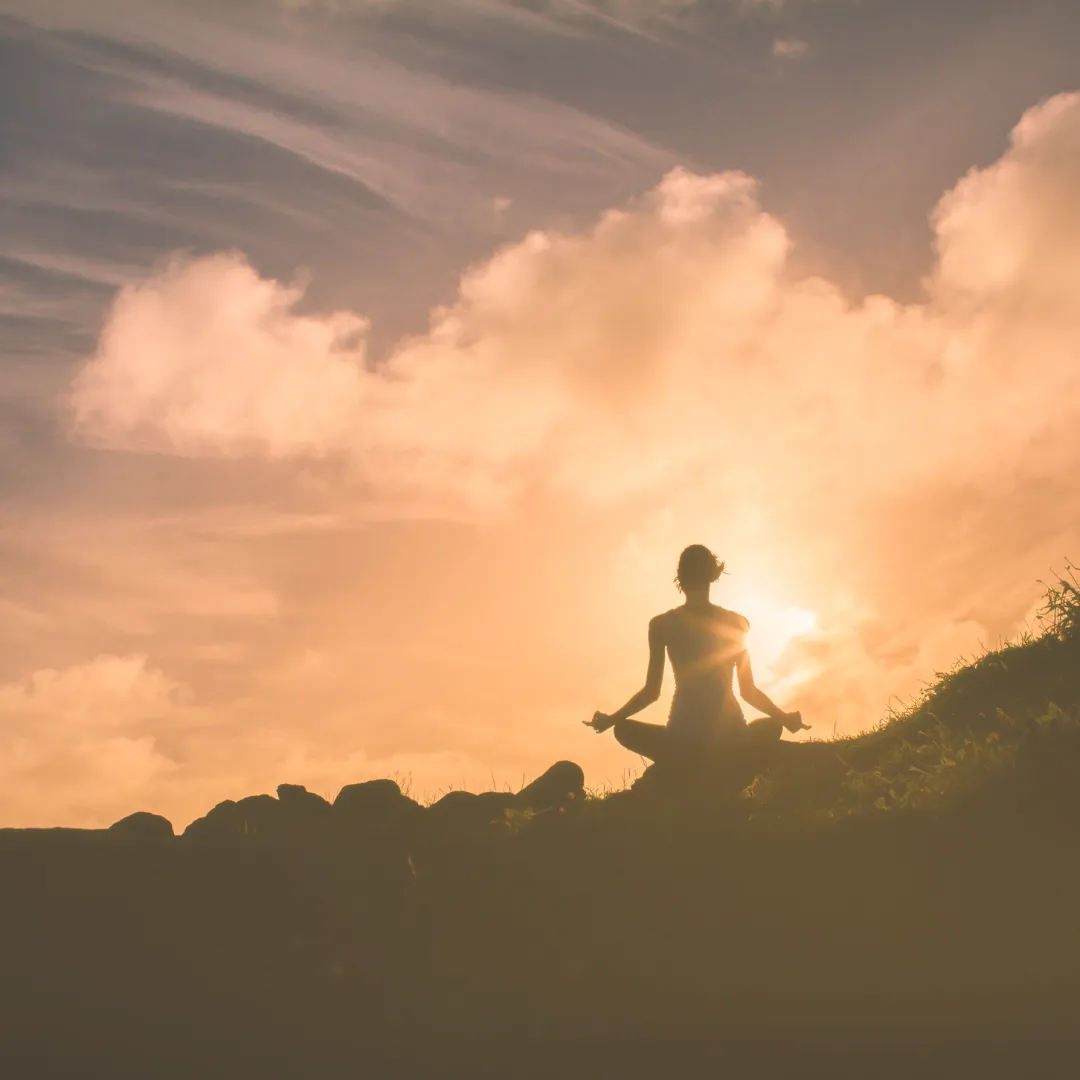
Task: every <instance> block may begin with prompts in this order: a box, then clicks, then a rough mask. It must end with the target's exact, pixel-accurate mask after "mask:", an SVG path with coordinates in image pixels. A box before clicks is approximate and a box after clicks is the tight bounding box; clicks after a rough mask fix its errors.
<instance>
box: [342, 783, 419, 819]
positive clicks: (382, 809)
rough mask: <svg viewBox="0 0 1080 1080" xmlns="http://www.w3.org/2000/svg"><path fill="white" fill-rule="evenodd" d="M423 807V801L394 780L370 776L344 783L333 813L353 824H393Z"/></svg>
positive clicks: (409, 816) (407, 817) (411, 815)
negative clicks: (418, 800) (402, 788)
mask: <svg viewBox="0 0 1080 1080" xmlns="http://www.w3.org/2000/svg"><path fill="white" fill-rule="evenodd" d="M419 810H420V804H419V803H416V802H414V801H413V800H412V799H410V798H409V797H408V796H407V795H404V794H402V791H401V788H399V787H398V786H397V784H396V783H395V782H394V781H393V780H368V781H367V782H366V783H363V784H349V785H347V786H346V787H343V788H342V789H341V790H340V791H339V792H338V794H337V798H336V799H335V800H334V806H333V811H334V817H335V818H336V819H337V820H338V821H339V822H341V823H347V824H351V825H393V824H399V823H401V822H403V821H407V820H408V819H409V818H411V817H413V816H414V815H415V814H416V813H417V812H418V811H419Z"/></svg>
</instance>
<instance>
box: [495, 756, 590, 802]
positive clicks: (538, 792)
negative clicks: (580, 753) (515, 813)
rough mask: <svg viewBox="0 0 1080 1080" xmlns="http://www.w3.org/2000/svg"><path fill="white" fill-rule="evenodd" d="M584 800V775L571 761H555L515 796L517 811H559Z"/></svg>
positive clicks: (578, 766) (579, 767)
mask: <svg viewBox="0 0 1080 1080" xmlns="http://www.w3.org/2000/svg"><path fill="white" fill-rule="evenodd" d="M584 798H585V773H584V771H583V770H582V768H581V766H580V765H577V764H575V763H574V762H573V761H557V762H555V764H554V765H552V766H551V768H550V769H548V770H547V772H545V773H544V774H543V775H542V776H538V777H537V778H536V779H535V780H534V781H533V782H532V783H531V784H527V785H526V786H525V787H523V788H522V789H521V790H520V791H519V792H518V793H517V795H515V796H514V801H513V805H514V806H515V807H516V808H518V809H520V810H533V811H535V812H536V813H542V812H543V811H545V810H561V809H564V808H566V807H568V806H571V805H573V804H574V803H575V802H577V803H580V802H581V801H582V800H583V799H584Z"/></svg>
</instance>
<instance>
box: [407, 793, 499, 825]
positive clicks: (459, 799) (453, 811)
mask: <svg viewBox="0 0 1080 1080" xmlns="http://www.w3.org/2000/svg"><path fill="white" fill-rule="evenodd" d="M513 806H514V796H513V795H511V794H510V793H509V792H502V791H484V792H481V793H480V794H476V793H475V792H472V791H451V792H450V793H449V794H447V795H444V796H443V797H442V798H441V799H439V801H438V802H435V803H432V804H431V806H429V807H428V808H427V811H426V817H427V818H428V820H430V821H432V822H434V823H436V824H439V825H450V826H463V827H465V828H483V827H485V826H487V825H492V824H495V823H497V822H500V821H501V820H502V818H503V816H504V814H505V813H506V811H507V810H509V809H510V808H511V807H513Z"/></svg>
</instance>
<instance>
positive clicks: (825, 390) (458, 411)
mask: <svg viewBox="0 0 1080 1080" xmlns="http://www.w3.org/2000/svg"><path fill="white" fill-rule="evenodd" d="M1078 182H1080V100H1078V99H1077V98H1076V97H1075V96H1062V97H1059V98H1056V99H1054V100H1052V101H1050V102H1048V103H1046V104H1045V105H1042V106H1040V107H1039V108H1037V109H1034V110H1032V111H1031V112H1030V113H1029V114H1028V115H1027V116H1025V118H1024V119H1023V121H1022V122H1021V123H1020V124H1019V126H1018V127H1017V129H1016V131H1015V132H1014V136H1013V144H1012V147H1011V148H1010V150H1009V151H1008V153H1007V154H1006V155H1005V156H1004V157H1003V158H1002V159H1001V161H999V162H998V163H997V164H995V165H994V166H992V167H990V168H988V169H985V170H981V171H974V172H972V173H971V174H970V175H968V176H967V177H965V178H964V179H963V180H962V181H961V182H960V183H959V184H958V185H957V187H956V188H955V189H954V190H953V191H952V192H950V193H949V194H947V195H946V196H945V198H944V199H943V200H942V201H941V203H940V205H939V207H938V208H937V210H936V212H935V215H934V224H935V229H936V236H937V248H938V258H937V262H936V265H935V268H934V271H933V274H932V276H931V278H930V280H929V282H928V296H927V300H926V301H925V302H923V303H918V304H909V305H902V304H898V303H895V302H893V301H892V300H890V299H889V298H887V297H882V296H871V297H869V298H866V299H865V300H863V301H861V302H859V303H854V304H853V303H850V302H849V301H848V300H847V299H846V298H845V297H844V295H843V294H842V292H841V291H840V289H839V288H837V287H836V286H834V285H832V284H831V283H830V282H828V281H825V280H822V279H820V278H809V279H802V280H793V279H792V278H791V276H790V275H789V273H788V270H787V258H788V253H789V250H790V247H791V240H790V238H789V236H788V235H787V233H786V232H785V230H784V228H783V226H782V224H781V223H780V222H779V221H777V220H776V219H774V218H773V217H771V216H770V215H769V214H768V213H767V212H765V211H764V210H763V209H762V208H761V206H760V205H759V202H758V198H757V192H756V188H755V185H754V182H753V181H752V180H751V179H750V178H749V177H746V176H744V175H741V174H737V173H726V174H721V175H715V176H696V175H693V174H691V173H688V172H686V171H683V170H676V171H674V172H672V173H670V174H668V176H667V177H665V179H664V180H663V182H662V183H661V184H660V185H659V186H658V187H657V188H656V190H654V191H653V192H651V193H650V194H649V195H647V196H646V197H645V198H643V199H642V200H641V202H640V203H639V204H638V205H636V206H632V207H629V208H626V209H622V210H618V211H612V212H610V213H608V214H607V215H605V216H604V217H603V219H602V220H601V221H600V222H598V223H597V225H596V226H595V227H594V228H593V229H592V230H591V231H590V232H588V233H585V234H581V235H562V234H553V233H535V234H532V235H530V236H528V237H526V238H525V239H524V240H522V241H521V242H520V243H517V244H515V245H513V246H510V247H507V248H506V249H504V250H502V251H500V252H499V253H497V254H496V255H495V256H494V257H493V258H491V259H490V260H489V261H488V262H486V263H484V264H483V265H480V266H477V267H475V268H473V269H472V270H471V271H469V272H468V273H467V274H466V275H465V276H464V278H463V279H462V282H461V286H460V292H459V295H458V298H457V300H456V302H455V303H454V304H453V305H451V306H450V307H448V308H446V309H442V310H438V311H436V312H434V313H433V316H432V323H431V328H430V331H429V332H428V333H427V334H425V335H423V336H420V337H417V338H413V339H410V340H406V341H403V342H401V343H400V344H399V346H398V347H397V348H396V350H395V351H394V352H393V355H392V356H391V357H390V358H389V360H388V361H387V362H386V363H385V364H382V365H380V366H379V367H377V368H375V367H372V366H371V365H369V364H368V363H367V362H366V360H365V356H364V349H363V337H364V332H365V329H366V321H365V320H364V319H363V317H362V316H360V315H357V314H355V313H349V312H344V313H336V314H331V315H315V314H309V313H303V312H302V311H301V308H300V305H301V302H302V290H301V289H300V288H299V287H297V286H295V285H283V284H280V283H278V282H274V281H269V280H266V279H263V278H260V277H259V276H258V274H257V273H256V272H255V271H254V270H253V269H252V268H251V267H250V266H249V265H248V264H247V263H246V262H245V261H244V259H243V257H242V256H240V255H238V254H226V255H219V256H214V257H211V258H208V259H203V260H196V261H184V260H177V261H174V262H172V263H171V264H170V265H169V266H167V267H166V268H165V269H164V270H163V271H162V273H161V274H160V275H158V276H157V277H155V278H154V279H152V280H150V281H148V282H146V283H144V284H142V285H139V286H135V287H132V288H128V289H125V290H124V291H123V292H121V294H120V295H119V297H118V299H117V301H116V303H115V305H114V308H113V310H112V313H111V316H110V319H109V322H108V325H107V327H106V329H105V331H104V333H103V335H102V338H101V344H100V348H99V351H98V353H97V355H96V356H95V357H94V358H92V359H91V360H90V361H89V363H88V364H87V365H86V366H85V368H84V369H83V370H82V371H81V373H80V374H79V376H78V378H77V380H76V383H75V385H74V388H73V393H72V404H73V408H74V416H75V422H76V426H77V429H78V431H79V432H80V433H81V434H82V435H83V436H84V437H87V438H90V439H93V440H95V441H97V442H98V443H100V444H103V445H107V446H113V447H123V448H127V449H146V450H156V451H161V450H166V451H171V452H175V453H179V454H188V455H215V454H221V455H231V456H235V455H245V454H265V455H268V456H271V457H287V456H311V455H316V456H326V455H340V456H343V457H346V458H347V459H348V460H349V461H350V462H351V463H352V464H353V465H354V467H355V468H356V470H357V472H358V474H360V475H363V476H364V477H365V479H367V480H369V481H373V482H383V483H390V484H393V485H395V486H414V487H416V488H417V489H423V488H425V487H432V486H437V487H445V486H447V485H451V486H452V485H454V484H455V483H460V484H461V486H462V489H463V491H464V492H465V493H466V494H469V493H473V492H474V491H475V490H483V491H492V490H496V489H510V488H512V487H514V486H516V485H518V484H520V483H521V482H522V480H523V478H524V477H526V476H528V477H531V478H534V479H535V478H540V479H542V480H544V481H545V482H548V483H551V484H554V485H557V486H559V487H562V488H566V489H571V490H573V491H574V492H575V493H576V494H579V495H584V496H586V497H587V498H596V499H602V500H605V501H606V500H610V499H613V498H619V497H623V496H627V495H631V494H637V493H640V492H642V491H645V490H656V489H663V488H670V487H672V486H673V485H677V484H679V483H680V482H682V478H684V477H686V476H688V475H690V474H692V473H693V472H694V470H700V469H708V471H709V473H710V477H711V480H710V482H714V483H719V484H720V485H721V486H723V485H724V484H731V485H736V486H737V485H738V484H740V483H744V484H745V482H746V481H747V480H748V479H752V481H753V483H754V485H755V486H758V487H760V485H761V484H763V483H764V484H767V485H768V486H769V488H770V489H777V488H779V487H783V486H788V487H790V485H786V482H785V484H780V483H779V481H777V476H778V475H779V474H786V473H787V472H788V471H789V470H791V469H793V468H796V467H797V471H798V473H799V475H800V477H801V482H802V483H803V484H809V485H821V484H835V483H838V482H841V481H842V482H843V483H844V484H845V485H847V486H851V485H857V486H868V487H871V488H873V489H875V490H880V488H881V487H882V486H883V485H885V486H888V487H889V488H891V489H893V490H900V489H902V488H905V487H909V486H911V485H920V484H923V483H925V482H926V480H927V478H928V477H938V476H940V475H941V474H942V473H943V472H944V471H945V470H947V471H948V475H949V478H950V480H951V481H953V482H955V481H957V480H958V479H961V478H965V477H968V476H972V477H979V476H983V475H985V474H986V473H988V472H993V471H995V470H998V469H1001V468H1002V467H1005V466H1007V467H1008V468H1009V470H1010V471H1011V472H1014V471H1015V470H1016V469H1018V468H1028V467H1030V468H1036V469H1037V468H1040V467H1046V466H1047V464H1048V463H1049V462H1050V461H1051V460H1059V459H1058V458H1056V455H1058V454H1059V453H1060V452H1061V451H1062V450H1063V447H1062V446H1061V445H1059V442H1060V440H1062V439H1064V440H1065V441H1066V442H1069V433H1070V431H1071V428H1072V421H1073V420H1074V419H1075V416H1074V415H1073V411H1074V410H1075V409H1076V408H1077V404H1076V403H1077V399H1078V395H1077V389H1078V382H1080V378H1078V375H1077V364H1076V362H1075V358H1074V355H1075V354H1074V351H1073V349H1074V346H1073V342H1074V341H1075V339H1076V331H1077V328H1078V322H1080V313H1078V310H1077V305H1076V304H1075V302H1074V298H1075V295H1076V285H1077V281H1078V276H1080V209H1078V207H1077V204H1076V201H1075V199H1074V198H1073V197H1072V193H1073V192H1075V190H1076V188H1077V183H1078ZM1063 409H1064V410H1065V415H1063V413H1062V410H1063ZM1064 449H1065V450H1066V452H1068V450H1069V447H1065V448H1064ZM777 494H780V492H779V491H777Z"/></svg>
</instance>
